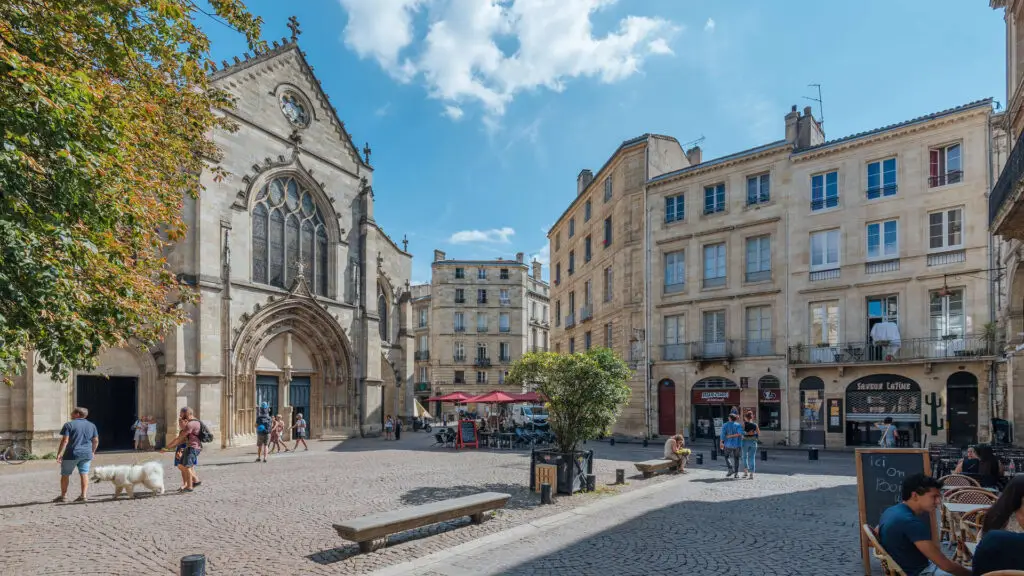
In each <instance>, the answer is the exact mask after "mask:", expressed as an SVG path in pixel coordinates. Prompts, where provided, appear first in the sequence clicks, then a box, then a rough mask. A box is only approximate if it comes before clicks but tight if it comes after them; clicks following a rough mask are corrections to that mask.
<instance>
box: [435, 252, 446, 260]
mask: <svg viewBox="0 0 1024 576" xmlns="http://www.w3.org/2000/svg"><path fill="white" fill-rule="evenodd" d="M442 260H444V252H442V251H440V250H434V262H440V261H442Z"/></svg>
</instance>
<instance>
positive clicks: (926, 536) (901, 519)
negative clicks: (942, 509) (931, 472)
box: [875, 474, 971, 576]
mask: <svg viewBox="0 0 1024 576" xmlns="http://www.w3.org/2000/svg"><path fill="white" fill-rule="evenodd" d="M900 496H901V498H902V500H903V502H901V503H900V504H896V505H895V506H890V507H889V508H887V509H886V510H885V512H883V513H882V518H881V520H880V521H879V523H878V528H877V529H876V530H875V531H876V532H877V534H878V542H879V544H881V545H882V547H883V548H885V551H886V552H888V553H889V555H890V556H892V559H893V560H895V561H896V563H897V564H899V566H900V568H902V569H903V571H904V572H905V573H906V574H907V576H917V575H918V574H937V575H945V574H953V575H955V576H971V571H970V570H969V569H967V568H964V567H963V566H961V565H959V564H957V563H956V562H953V561H952V560H950V559H949V558H947V557H946V555H945V554H943V553H942V550H941V549H940V548H939V545H938V544H936V543H935V541H934V540H932V524H933V520H932V519H933V518H935V511H936V510H937V509H938V507H939V505H940V504H941V503H942V482H941V481H940V480H937V479H935V478H932V477H931V476H926V475H924V474H913V475H910V476H907V477H906V478H904V479H903V489H902V492H901V494H900Z"/></svg>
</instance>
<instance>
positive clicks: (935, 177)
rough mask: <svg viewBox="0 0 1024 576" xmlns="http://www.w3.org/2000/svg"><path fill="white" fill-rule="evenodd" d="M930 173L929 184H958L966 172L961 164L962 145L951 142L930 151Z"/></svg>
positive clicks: (932, 185)
mask: <svg viewBox="0 0 1024 576" xmlns="http://www.w3.org/2000/svg"><path fill="white" fill-rule="evenodd" d="M928 157H929V174H930V177H929V178H928V186H929V187H932V188H934V187H936V186H945V185H947V184H956V183H957V182H960V181H961V180H962V179H963V176H964V173H963V170H962V169H961V165H960V145H959V144H951V145H949V146H944V147H942V148H933V149H931V150H929V151H928Z"/></svg>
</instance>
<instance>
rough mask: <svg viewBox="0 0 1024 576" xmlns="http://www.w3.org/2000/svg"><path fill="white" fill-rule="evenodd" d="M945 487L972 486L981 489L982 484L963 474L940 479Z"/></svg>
mask: <svg viewBox="0 0 1024 576" xmlns="http://www.w3.org/2000/svg"><path fill="white" fill-rule="evenodd" d="M939 481H940V482H942V485H943V486H971V487H974V488H981V484H978V481H977V480H975V479H974V478H971V477H970V476H964V475H963V474H950V475H948V476H943V477H942V478H939Z"/></svg>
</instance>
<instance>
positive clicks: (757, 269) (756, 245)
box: [747, 235, 772, 282]
mask: <svg viewBox="0 0 1024 576" xmlns="http://www.w3.org/2000/svg"><path fill="white" fill-rule="evenodd" d="M771 279H772V239H771V236H768V235H765V236H755V237H753V238H747V282H764V281H765V280H771Z"/></svg>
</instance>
